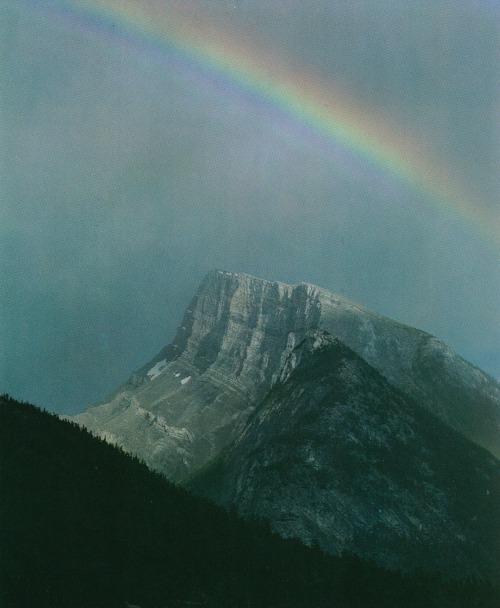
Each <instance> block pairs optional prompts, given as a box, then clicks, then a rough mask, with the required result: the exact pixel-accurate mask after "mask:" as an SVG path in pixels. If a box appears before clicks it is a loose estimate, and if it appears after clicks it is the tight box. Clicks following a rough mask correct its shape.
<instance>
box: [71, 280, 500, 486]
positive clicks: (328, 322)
mask: <svg viewBox="0 0 500 608" xmlns="http://www.w3.org/2000/svg"><path fill="white" fill-rule="evenodd" d="M318 328H320V329H325V330H328V331H329V332H330V333H331V334H332V336H334V337H336V338H338V339H340V340H341V341H342V342H344V343H345V344H346V345H348V346H349V347H350V348H351V349H352V350H353V351H355V352H356V353H357V354H358V355H360V356H361V357H362V358H363V359H365V360H366V361H367V362H368V363H369V364H370V365H372V366H373V367H374V368H375V369H377V370H378V371H379V372H380V373H382V374H383V375H384V376H385V377H386V378H387V379H388V380H389V381H390V382H391V383H392V384H393V385H394V386H395V387H397V388H398V389H399V390H400V391H402V392H403V393H404V394H406V395H410V396H411V397H412V399H414V400H416V401H418V403H419V404H420V405H421V406H422V407H424V408H426V409H427V410H428V411H430V412H432V413H433V414H434V415H435V416H437V417H438V418H440V419H441V420H442V421H443V422H445V423H446V424H447V425H448V426H450V427H451V428H453V429H455V430H457V431H459V432H460V433H462V434H463V435H465V436H466V437H468V438H469V439H470V440H471V441H473V442H475V443H477V444H478V445H481V446H483V447H484V448H486V449H488V450H490V451H491V452H492V453H493V454H495V455H496V456H497V457H498V456H499V455H500V431H499V429H500V389H499V387H498V384H497V383H496V382H495V381H493V380H492V379H491V378H489V377H488V376H487V375H486V374H484V373H483V372H481V370H479V369H477V368H475V367H474V366H472V365H470V364H469V363H467V362H466V361H464V360H463V359H461V358H460V357H459V356H457V355H455V354H454V353H452V352H451V351H450V350H449V349H448V348H447V347H446V346H445V345H444V344H443V343H442V342H440V341H439V340H437V339H436V338H434V337H432V336H430V335H428V334H426V333H424V332H421V331H419V330H416V329H413V328H410V327H407V326H405V325H402V324H400V323H397V322H395V321H392V320H390V319H388V318H386V317H383V316H382V315H377V314H375V313H372V312H370V311H368V310H366V309H364V308H363V307H361V306H359V305H357V304H355V303H353V302H350V301H349V300H347V299H346V298H343V297H341V296H338V295H335V294H332V293H329V292H327V291H326V290H323V289H321V288H319V287H316V286H314V285H308V284H300V285H287V284H284V283H280V282H270V281H264V280H262V279H257V278H255V277H251V276H249V275H244V274H234V273H228V272H223V271H213V272H211V273H209V274H208V275H207V277H206V278H205V280H204V281H203V283H202V285H201V287H200V289H199V291H198V293H197V294H196V296H195V297H194V298H193V300H192V302H191V304H190V305H189V306H188V309H187V310H186V313H185V315H184V318H183V320H182V323H181V327H180V328H179V330H178V332H177V335H176V336H175V339H174V341H173V342H172V343H171V344H170V345H168V346H167V347H165V348H164V349H163V350H162V351H161V352H160V353H159V354H158V355H157V356H156V357H155V358H154V359H152V360H151V361H150V362H149V363H148V364H147V365H146V366H144V367H143V368H142V369H140V370H138V371H137V372H136V373H134V374H133V375H132V376H131V378H130V379H129V380H128V381H127V382H126V383H125V384H124V385H122V386H121V387H119V389H117V391H115V393H114V394H113V395H111V396H110V397H109V398H108V399H107V400H106V402H104V403H101V404H99V405H97V406H95V407H93V408H90V409H89V410H87V411H86V412H84V413H83V414H80V415H78V416H76V417H74V420H75V421H77V422H79V423H80V424H83V425H84V426H86V427H87V428H89V429H91V430H93V431H95V432H97V433H99V434H100V435H101V436H104V437H106V438H107V439H108V440H110V441H113V442H115V443H117V444H118V445H121V446H123V447H124V449H126V450H127V451H130V452H132V453H135V454H138V455H139V456H140V457H141V458H143V459H144V460H145V461H146V462H147V463H148V465H149V466H151V467H152V468H153V469H155V470H158V471H161V472H163V473H164V474H165V475H167V476H168V477H169V478H170V479H173V480H176V481H182V480H184V479H187V478H189V477H190V476H191V475H192V474H194V473H195V472H196V471H198V470H199V469H200V468H202V467H203V466H204V465H205V464H206V463H207V462H209V461H211V460H212V459H213V458H214V457H215V456H216V455H217V454H219V453H220V451H221V450H222V449H223V448H224V447H226V446H228V445H230V444H231V443H232V442H233V441H234V440H235V439H236V438H237V437H238V435H239V433H240V432H241V430H242V429H243V428H244V425H245V424H246V422H247V420H248V418H249V416H250V415H251V414H252V412H253V411H254V409H255V407H256V405H257V404H258V403H259V402H260V400H261V399H262V398H263V397H264V396H265V394H266V393H267V392H268V391H269V390H270V389H271V387H272V386H273V383H274V382H275V381H276V379H277V378H278V375H279V374H280V370H281V369H282V367H283V365H284V364H285V361H286V359H287V357H288V356H289V355H290V353H292V352H293V349H294V347H295V346H296V345H297V344H298V343H299V342H300V341H301V340H302V339H303V338H304V336H305V335H306V334H307V332H309V331H311V330H315V329H318Z"/></svg>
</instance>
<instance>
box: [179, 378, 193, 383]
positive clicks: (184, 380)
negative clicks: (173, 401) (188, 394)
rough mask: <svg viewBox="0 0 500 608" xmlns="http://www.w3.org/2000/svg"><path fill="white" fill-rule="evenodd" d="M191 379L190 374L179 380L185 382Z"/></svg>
mask: <svg viewBox="0 0 500 608" xmlns="http://www.w3.org/2000/svg"><path fill="white" fill-rule="evenodd" d="M190 380H191V376H187V377H186V378H183V379H182V380H181V384H187V383H188V382H189V381H190Z"/></svg>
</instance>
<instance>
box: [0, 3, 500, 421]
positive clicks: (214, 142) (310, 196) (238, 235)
mask: <svg viewBox="0 0 500 608" xmlns="http://www.w3.org/2000/svg"><path fill="white" fill-rule="evenodd" d="M165 4H166V5H167V8H168V2H166V3H165ZM185 4H186V5H187V3H185ZM313 4H314V6H313V8H311V7H307V6H305V3H303V2H295V0H290V1H288V2H284V1H275V2H264V1H260V0H256V1H254V2H251V1H246V2H243V1H241V2H238V1H236V2H231V3H229V2H225V1H222V0H221V1H208V0H207V1H206V2H203V1H202V2H200V3H198V4H197V6H198V10H199V12H200V14H201V15H202V18H203V19H205V20H206V21H207V23H209V22H212V23H214V24H216V26H217V27H218V28H221V29H222V30H224V31H225V32H228V33H231V32H232V31H237V30H243V31H245V32H246V35H247V36H248V37H249V38H250V39H252V40H254V41H255V42H256V44H258V45H261V46H262V48H266V49H269V51H270V57H272V56H279V57H282V58H283V57H285V58H286V59H287V61H289V62H290V64H291V65H297V66H299V65H300V66H301V69H306V70H310V71H311V73H312V72H314V73H317V74H320V75H321V77H322V78H324V79H326V80H328V81H330V82H331V83H332V84H333V85H335V86H339V87H341V88H342V89H344V90H346V91H348V92H349V94H350V95H351V96H352V97H353V98H355V99H356V100H357V101H359V104H360V106H361V107H365V108H367V111H369V112H372V113H374V114H383V115H384V116H385V117H386V118H387V119H388V120H389V121H390V122H391V125H393V126H394V128H395V129H396V130H399V131H400V132H402V133H404V134H406V135H408V136H409V137H412V138H418V140H419V142H420V143H421V146H422V147H423V149H426V150H428V151H429V155H431V156H434V157H437V158H439V159H440V162H441V164H442V166H443V167H445V168H446V170H447V171H448V172H449V173H450V174H451V175H457V176H460V179H461V180H462V181H463V182H464V183H466V184H467V185H468V187H469V191H470V192H472V194H473V196H474V195H476V196H477V200H478V201H481V203H479V202H478V203H477V204H478V209H477V212H478V213H483V212H484V213H486V214H487V215H488V217H491V218H495V217H496V218H498V206H497V205H498V193H499V184H498V175H499V172H498V158H499V154H498V153H499V141H498V101H499V82H498V76H497V59H498V25H499V20H498V8H497V6H496V5H495V4H491V3H490V4H488V3H486V2H484V3H481V2H470V3H469V2H467V1H464V2H460V3H457V2H440V1H437V2H417V3H415V2H405V1H401V0H398V1H397V2H394V1H388V0H381V1H380V2H376V3H375V2H371V1H368V0H364V1H357V2H326V1H325V2H323V1H318V2H315V3H313ZM29 7H30V3H26V4H25V3H23V2H20V3H16V2H12V3H11V2H7V3H4V4H3V5H2V6H1V8H0V11H1V13H0V14H1V16H2V25H1V27H2V40H3V50H2V54H3V61H2V72H3V73H2V81H3V82H4V83H5V86H4V92H3V97H2V118H1V120H2V131H3V135H2V138H3V140H4V142H5V145H4V146H3V157H2V165H1V171H2V182H3V188H2V191H1V196H2V199H3V203H2V211H1V222H0V240H1V244H2V250H1V258H0V259H1V266H0V278H1V281H2V315H1V325H0V336H1V340H2V345H3V348H2V358H1V359H0V366H1V367H0V390H3V391H7V392H9V393H11V394H12V395H13V396H15V397H17V398H21V399H27V400H31V401H33V402H36V403H38V404H39V405H42V406H44V407H47V408H48V409H51V410H54V411H57V412H75V411H78V410H79V409H82V408H83V407H84V406H85V405H87V404H89V403H91V402H95V401H97V400H99V399H101V398H103V397H105V396H106V394H107V393H109V392H111V390H113V389H114V388H115V387H116V386H117V385H118V384H119V383H120V382H122V381H123V380H124V379H126V378H127V377H128V375H129V374H130V373H131V372H132V371H133V370H134V369H136V368H138V367H140V366H142V365H143V364H144V363H145V362H146V361H147V360H148V359H149V358H151V357H152V356H153V355H155V354H156V352H157V351H159V350H160V349H161V348H162V347H163V346H164V345H165V344H166V343H168V342H169V341H170V340H171V339H172V338H173V336H174V332H175V328H176V327H177V325H178V324H179V323H180V319H181V315H182V312H183V309H184V308H185V306H186V305H187V304H188V301H189V299H190V297H191V296H192V295H193V294H194V292H195V290H196V288H197V286H198V284H199V283H200V281H201V279H202V278H203V276H204V274H205V273H206V272H207V271H209V270H211V269H212V268H214V267H218V268H224V269H227V270H231V271H235V272H239V271H241V272H247V273H250V274H254V275H257V276H261V277H263V278H267V279H276V280H282V281H289V282H300V281H305V282H311V283H315V284H318V285H320V286H322V287H325V288H327V289H330V290H332V291H335V292H338V293H341V294H343V295H346V296H348V297H350V298H352V299H354V300H357V301H358V302H360V303H362V304H364V305H365V306H367V307H369V308H372V309H373V310H376V311H378V312H381V313H384V314H386V315H388V316H391V317H393V318H395V319H397V320H400V321H402V322H405V323H408V324H410V325H413V326H416V327H419V328H420V329H423V330H426V331H428V332H430V333H432V334H434V335H437V336H438V337H440V338H441V339H443V340H444V341H445V342H446V343H447V344H448V345H449V346H451V347H452V348H453V349H454V350H455V351H456V352H458V353H459V354H460V355H462V356H463V357H465V358H466V359H468V360H469V361H471V362H472V363H474V364H476V365H478V366H480V367H482V368H483V369H485V370H486V371H488V372H489V373H490V374H492V375H493V376H495V377H498V376H499V374H500V352H499V345H500V339H499V338H500V335H499V333H500V332H499V328H500V311H499V305H498V302H499V301H500V300H499V298H498V296H499V283H500V277H499V272H498V267H499V266H498V257H499V255H498V254H499V247H498V241H497V242H496V243H495V242H494V241H493V239H491V237H485V236H484V235H483V234H482V233H481V232H480V231H479V232H478V231H475V230H474V229H473V227H472V226H471V225H469V224H467V223H461V222H459V221H455V220H454V219H453V217H452V216H449V215H446V214H443V213H442V212H440V211H439V210H438V209H436V208H433V207H432V205H429V204H428V202H427V203H426V202H425V201H423V200H420V199H419V197H418V195H417V194H415V192H412V191H410V190H407V189H405V188H404V187H403V186H402V185H401V184H399V185H398V184H395V183H393V181H392V180H391V178H390V176H388V175H383V174H381V173H380V172H377V171H375V170H374V169H373V167H368V166H364V165H363V163H362V162H361V163H360V162H359V159H357V158H355V157H351V156H350V155H349V154H346V153H345V151H342V150H335V149H334V147H332V146H330V145H327V144H325V145H322V144H321V145H320V143H319V139H318V138H317V137H315V136H314V134H311V135H310V134H308V133H307V132H305V131H304V132H301V130H300V128H298V129H295V128H292V129H290V128H289V123H288V121H287V120H286V119H284V118H283V117H281V116H279V113H276V114H275V113H270V112H268V111H266V110H265V107H264V106H263V105H262V104H260V103H259V101H258V100H255V99H251V98H250V97H249V98H246V97H245V95H244V94H242V93H241V91H239V92H238V91H237V90H236V89H233V88H231V86H230V84H229V85H228V86H227V87H218V86H211V85H210V83H209V82H208V81H207V79H206V78H204V77H203V76H202V75H200V74H198V73H197V72H196V69H194V70H190V69H179V67H178V66H177V67H176V66H174V65H173V64H172V63H171V62H169V60H168V57H167V56H162V55H161V53H152V52H150V50H148V47H147V45H137V44H136V45H134V44H128V43H127V41H125V42H124V43H123V44H120V43H119V41H117V40H112V39H110V38H106V37H105V36H98V35H95V32H94V33H93V32H90V31H88V30H86V29H85V28H79V27H78V26H77V24H76V23H71V22H69V21H66V22H65V21H57V20H55V19H54V18H52V17H51V16H50V15H49V13H48V12H47V13H46V14H44V13H37V12H33V11H31V10H30V8H29ZM309 135H310V136H309Z"/></svg>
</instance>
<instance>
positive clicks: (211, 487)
mask: <svg viewBox="0 0 500 608" xmlns="http://www.w3.org/2000/svg"><path fill="white" fill-rule="evenodd" d="M189 487H190V488H191V489H192V490H194V491H196V492H198V493H200V494H203V495H204V496H206V497H208V498H210V499H212V500H214V501H216V502H218V503H220V504H222V505H224V506H226V507H232V508H236V510H237V511H238V512H239V513H240V514H241V515H244V516H254V517H255V516H258V517H264V518H266V519H268V520H269V521H270V522H271V524H272V527H273V528H274V529H275V530H276V531H277V532H279V533H280V534H281V535H283V536H286V537H298V538H301V539H302V540H304V541H306V542H308V543H318V544H319V545H320V546H321V547H322V548H323V549H324V550H326V551H328V552H330V553H334V554H340V553H342V551H345V550H347V551H349V552H354V553H358V554H360V555H361V556H362V557H364V558H370V559H373V560H375V561H377V562H379V563H380V564H382V565H384V566H385V567H388V568H392V569H403V570H411V569H413V568H415V567H422V568H425V569H432V570H441V571H443V572H444V573H445V574H446V575H448V576H467V575H470V574H474V575H478V576H483V577H489V578H491V579H492V580H498V576H499V574H500V571H499V569H498V564H499V563H500V543H499V539H498V536H497V535H496V534H495V533H494V531H496V530H498V529H500V512H499V511H498V508H497V507H498V504H500V463H499V462H498V460H496V459H495V458H494V457H493V456H492V455H491V454H489V453H488V452H487V451H486V450H484V449H482V448H480V447H478V446H477V445H475V444H473V443H472V442H471V441H469V440H467V439H466V438H465V437H463V436H462V435H460V434H459V433H458V432H456V431H454V430H453V429H451V428H450V427H449V426H447V425H446V424H444V423H443V422H441V421H439V420H438V419H437V418H436V417H435V416H433V415H432V414H430V413H429V412H428V411H427V410H425V409H424V408H422V407H421V406H420V405H418V403H417V402H415V401H413V400H412V399H410V398H408V397H406V396H405V395H403V394H402V393H401V392H400V391H399V390H398V389H396V388H395V387H394V386H393V385H391V384H390V383H389V382H388V381H387V379H386V378H385V377H384V376H382V375H381V374H380V373H379V372H377V371H376V370H375V369H374V368H373V367H372V366H370V365H368V364H367V363H366V361H364V360H363V359H361V357H359V356H358V355H356V354H355V353H354V352H353V351H352V350H351V349H349V348H348V347H346V346H345V345H344V344H343V343H342V342H340V341H338V340H335V339H331V338H330V337H329V336H328V335H326V333H325V332H314V333H312V334H310V335H308V336H306V338H305V339H304V340H303V341H302V342H301V343H299V345H298V346H297V347H296V348H295V350H294V351H293V352H292V353H290V355H289V358H288V360H287V362H286V363H285V366H284V368H283V373H282V376H281V377H280V380H279V381H278V382H277V383H276V384H275V385H274V386H273V388H272V389H271V390H270V391H269V393H268V394H267V395H266V397H265V398H264V399H263V400H262V402H261V403H260V405H259V406H258V408H257V410H256V411H255V413H254V414H253V415H252V417H251V418H250V420H249V421H248V423H247V425H246V427H245V429H244V430H243V432H242V433H241V434H240V436H239V437H238V439H237V440H236V441H235V442H234V443H233V444H232V446H231V447H230V449H228V450H225V451H224V453H223V454H222V455H221V456H220V457H219V458H217V459H215V460H214V461H213V463H212V465H211V466H209V467H207V468H206V469H205V470H204V471H202V472H201V473H200V474H199V475H198V476H197V477H195V478H194V479H192V480H191V481H190V483H189Z"/></svg>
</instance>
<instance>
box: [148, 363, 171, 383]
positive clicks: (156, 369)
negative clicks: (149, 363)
mask: <svg viewBox="0 0 500 608" xmlns="http://www.w3.org/2000/svg"><path fill="white" fill-rule="evenodd" d="M166 367H167V360H166V359H163V361H158V363H156V365H154V366H153V367H152V368H151V369H150V370H149V372H148V374H147V375H148V376H149V377H150V379H151V380H154V379H155V378H157V377H158V376H159V375H160V374H161V373H162V371H163V370H164V369H165V368H166Z"/></svg>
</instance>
